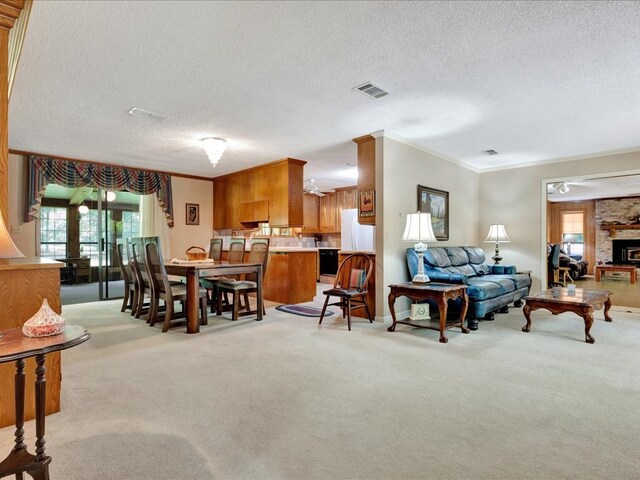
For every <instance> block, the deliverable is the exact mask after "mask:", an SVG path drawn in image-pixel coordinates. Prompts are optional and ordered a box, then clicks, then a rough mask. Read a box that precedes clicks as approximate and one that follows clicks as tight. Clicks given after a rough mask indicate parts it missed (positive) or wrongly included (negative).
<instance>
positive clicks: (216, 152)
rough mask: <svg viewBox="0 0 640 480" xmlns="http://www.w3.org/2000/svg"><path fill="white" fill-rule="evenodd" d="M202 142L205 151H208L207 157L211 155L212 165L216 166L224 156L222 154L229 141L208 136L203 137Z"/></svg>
mask: <svg viewBox="0 0 640 480" xmlns="http://www.w3.org/2000/svg"><path fill="white" fill-rule="evenodd" d="M201 142H202V148H204V151H205V152H206V153H207V157H209V161H210V162H211V165H213V166H214V167H215V166H216V165H217V164H218V162H219V161H220V157H222V154H223V153H224V151H225V150H226V149H227V141H226V140H224V139H222V138H216V137H207V138H203V139H202V140H201Z"/></svg>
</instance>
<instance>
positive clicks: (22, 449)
mask: <svg viewBox="0 0 640 480" xmlns="http://www.w3.org/2000/svg"><path fill="white" fill-rule="evenodd" d="M0 333H1V334H2V335H3V338H2V339H1V340H0V363H6V362H12V361H15V362H16V375H15V385H16V390H15V392H16V399H15V407H16V431H15V437H16V438H15V445H14V447H13V450H11V453H9V455H7V457H6V458H5V459H4V460H2V462H0V478H2V477H7V476H9V475H15V476H16V479H19V480H22V478H23V473H25V472H26V473H27V474H29V475H31V477H33V478H34V479H35V480H49V463H51V457H48V456H46V455H45V453H44V450H45V447H44V445H45V440H44V420H45V392H46V389H45V387H46V380H45V377H44V373H45V366H44V361H45V355H46V354H47V353H51V352H57V351H60V350H66V349H67V348H71V347H75V346H76V345H80V344H81V343H83V342H86V341H87V340H88V339H89V337H90V336H91V334H90V333H89V332H87V331H86V330H85V329H84V328H82V327H81V326H79V325H67V327H66V328H65V329H64V332H62V333H61V334H59V335H54V336H51V337H41V338H29V337H25V336H24V335H23V334H22V329H21V328H12V329H11V330H4V331H2V332H0ZM29 357H35V359H36V382H35V400H36V445H35V446H36V454H35V455H33V454H31V453H29V452H28V451H27V446H26V445H25V443H24V388H25V385H24V383H25V382H24V379H25V374H24V366H25V359H27V358H29Z"/></svg>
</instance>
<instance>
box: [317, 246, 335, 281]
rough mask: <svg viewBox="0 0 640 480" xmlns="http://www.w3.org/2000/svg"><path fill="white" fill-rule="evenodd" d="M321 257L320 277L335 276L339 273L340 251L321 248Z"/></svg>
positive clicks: (319, 252) (319, 251)
mask: <svg viewBox="0 0 640 480" xmlns="http://www.w3.org/2000/svg"><path fill="white" fill-rule="evenodd" d="M318 254H319V255H320V275H335V274H336V273H338V249H337V248H336V249H332V248H321V249H320V250H318Z"/></svg>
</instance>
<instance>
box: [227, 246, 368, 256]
mask: <svg viewBox="0 0 640 480" xmlns="http://www.w3.org/2000/svg"><path fill="white" fill-rule="evenodd" d="M318 250H336V251H338V252H339V253H345V254H352V253H366V254H367V255H375V253H376V252H373V251H351V250H340V249H339V248H338V247H269V252H270V253H287V252H291V253H293V252H317V251H318ZM223 251H225V252H228V251H229V250H228V249H226V248H225V249H223ZM245 251H246V252H250V251H251V247H250V246H247V247H246V250H245Z"/></svg>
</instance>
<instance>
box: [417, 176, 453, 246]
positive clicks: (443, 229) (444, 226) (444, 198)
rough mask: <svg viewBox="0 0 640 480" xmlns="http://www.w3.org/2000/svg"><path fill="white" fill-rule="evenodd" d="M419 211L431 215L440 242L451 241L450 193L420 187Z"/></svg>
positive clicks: (432, 224)
mask: <svg viewBox="0 0 640 480" xmlns="http://www.w3.org/2000/svg"><path fill="white" fill-rule="evenodd" d="M418 211H420V212H423V213H430V214H431V226H432V227H433V233H434V234H435V235H436V238H437V239H438V240H449V192H445V191H444V190H436V189H435V188H429V187H423V186H422V185H418Z"/></svg>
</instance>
